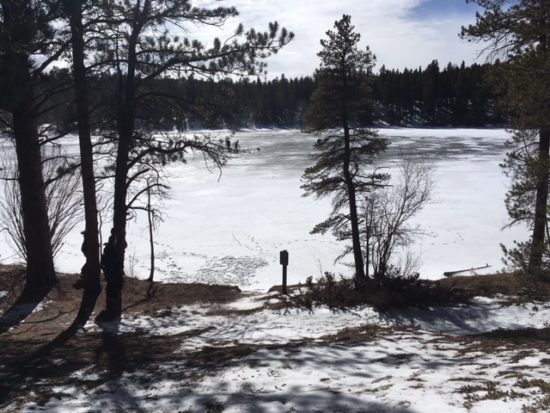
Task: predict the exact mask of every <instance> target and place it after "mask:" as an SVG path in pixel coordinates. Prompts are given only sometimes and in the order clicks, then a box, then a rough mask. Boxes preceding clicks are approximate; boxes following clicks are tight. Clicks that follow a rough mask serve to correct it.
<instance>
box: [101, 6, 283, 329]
mask: <svg viewBox="0 0 550 413" xmlns="http://www.w3.org/2000/svg"><path fill="white" fill-rule="evenodd" d="M98 5H99V7H100V8H101V11H102V13H103V17H104V18H103V19H102V20H103V22H104V28H103V30H101V35H97V36H95V39H97V40H96V41H97V50H96V52H97V53H96V54H95V57H96V59H97V60H98V61H97V64H96V65H97V66H102V67H103V68H104V72H105V73H116V75H115V79H116V84H117V87H116V88H115V96H113V99H112V101H113V102H115V104H116V110H115V117H114V119H112V120H113V122H112V123H111V124H110V125H108V127H109V129H110V130H107V133H111V134H112V131H113V130H115V131H116V158H115V160H114V166H113V169H114V195H113V229H112V240H113V246H114V254H113V259H112V263H113V271H110V276H109V277H108V280H107V288H106V293H107V294H106V300H107V306H106V311H105V312H104V313H102V314H101V315H100V316H101V317H100V319H103V320H109V319H115V320H116V319H119V318H120V316H121V311H122V287H123V283H124V257H125V248H126V223H127V217H128V212H129V209H130V208H131V207H132V203H133V202H134V201H135V200H136V198H137V197H138V196H139V195H140V194H146V193H147V191H148V189H150V188H142V189H138V190H135V191H134V193H133V194H132V192H131V189H132V188H131V187H132V185H135V183H137V182H139V181H140V180H143V178H144V177H145V176H146V175H147V174H148V173H149V172H151V171H153V172H154V171H155V168H157V167H158V166H159V165H162V164H164V163H165V162H166V161H167V160H171V159H174V158H175V159H179V160H183V156H184V154H185V153H186V152H187V151H190V150H196V151H201V152H202V153H203V154H204V155H205V157H207V158H210V159H212V160H213V162H215V163H216V165H217V166H221V164H222V163H223V153H222V150H223V147H221V146H220V145H216V143H215V142H211V141H209V140H204V141H201V140H195V139H186V138H185V136H165V137H164V138H163V139H158V137H155V136H154V134H152V133H150V132H149V131H150V130H151V129H153V128H154V126H156V124H155V123H154V122H151V118H150V117H149V116H148V114H149V112H150V108H153V107H154V106H155V105H157V104H158V102H162V103H163V104H164V105H168V106H169V105H172V106H180V107H185V106H186V105H187V104H188V103H189V101H188V100H187V99H186V97H185V96H183V97H180V96H178V95H177V94H175V93H173V92H169V93H163V92H162V91H157V90H154V89H152V88H151V86H152V85H153V83H154V82H156V81H158V80H159V79H161V78H163V77H173V78H185V77H187V76H190V75H192V74H199V75H201V76H205V77H209V78H210V79H211V80H212V82H211V83H214V82H213V80H220V79H221V78H223V77H224V76H225V75H226V74H231V73H240V74H248V75H252V74H255V73H260V74H261V73H263V71H264V69H265V63H264V62H263V61H262V59H263V58H265V57H268V56H270V55H271V54H273V53H276V52H277V51H278V50H279V49H280V48H281V47H282V46H284V45H285V44H287V43H288V42H289V41H290V40H291V39H292V38H293V34H292V33H290V32H288V31H287V30H286V29H284V28H280V27H279V25H278V24H277V23H271V24H270V25H269V28H268V30H267V31H266V32H259V31H256V30H254V29H250V30H248V31H246V32H245V31H244V29H243V27H242V26H239V28H238V29H237V31H236V33H235V34H234V35H233V36H231V37H230V38H229V39H227V40H226V41H221V40H220V39H217V38H216V39H213V42H212V44H211V45H207V44H204V43H202V42H200V41H199V40H196V39H189V38H187V37H183V38H182V37H181V36H179V35H176V34H171V33H169V32H168V30H167V29H166V26H167V25H175V26H178V27H181V26H182V25H184V24H186V23H193V24H206V25H212V26H220V25H223V24H224V22H226V21H227V19H228V18H230V17H234V16H236V15H237V14H238V13H237V10H236V9H235V8H233V7H216V8H209V7H204V8H203V7H194V6H193V5H192V2H191V1H189V0H174V1H166V2H159V1H153V0H137V1H133V2H129V1H127V0H101V1H99V2H98ZM157 84H158V82H157ZM207 85H208V86H211V85H210V83H207ZM170 121H171V122H172V125H173V126H176V125H174V121H173V119H172V120H170ZM129 198H130V199H129Z"/></svg>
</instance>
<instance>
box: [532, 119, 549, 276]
mask: <svg viewBox="0 0 550 413" xmlns="http://www.w3.org/2000/svg"><path fill="white" fill-rule="evenodd" d="M539 135H540V137H539V151H538V152H539V155H538V156H539V164H540V168H541V172H540V174H539V176H538V179H537V189H536V200H535V222H534V226H533V237H532V244H531V251H530V256H529V267H528V272H529V274H534V275H538V274H539V273H540V269H541V265H542V256H543V252H544V238H545V233H546V223H547V222H546V221H547V219H546V216H547V215H546V214H547V209H548V185H549V183H550V176H549V172H548V166H549V165H548V163H549V150H550V128H543V129H541V130H540V132H539Z"/></svg>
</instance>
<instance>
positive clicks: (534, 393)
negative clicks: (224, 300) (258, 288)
mask: <svg viewBox="0 0 550 413" xmlns="http://www.w3.org/2000/svg"><path fill="white" fill-rule="evenodd" d="M270 301H271V302H272V301H274V298H272V297H271V296H269V295H264V296H258V295H251V296H249V297H246V298H244V299H243V300H241V301H238V302H236V303H233V304H229V305H218V306H217V307H213V306H211V305H210V306H208V307H206V306H204V307H201V306H186V307H181V308H179V309H174V310H173V311H171V312H168V313H164V314H162V315H160V314H159V315H156V316H154V317H153V316H147V317H145V316H137V317H133V318H129V319H124V320H123V322H122V325H121V327H120V329H119V331H118V334H119V335H122V334H136V333H138V332H140V333H142V334H143V333H146V334H151V335H162V336H163V338H164V339H165V340H169V339H170V337H181V339H180V344H181V345H180V348H179V350H177V351H176V353H177V354H175V355H174V358H175V360H174V361H168V362H164V363H160V364H152V365H147V366H142V367H141V368H138V369H137V370H135V371H126V372H124V373H120V374H119V375H118V376H116V377H112V376H109V377H110V379H108V380H107V381H105V380H100V379H101V377H103V376H105V375H106V374H109V371H107V370H106V371H97V368H94V367H89V368H86V369H83V370H80V371H78V372H76V373H74V374H73V375H72V376H71V377H70V378H69V379H67V381H69V382H71V384H64V385H59V386H56V387H55V388H54V389H53V391H54V394H55V396H54V397H52V398H50V399H49V401H48V402H47V403H46V404H45V405H44V406H38V405H36V404H34V403H30V404H27V405H26V406H25V408H24V410H23V411H25V412H36V411H52V412H59V413H62V412H95V411H98V412H99V411H132V412H145V411H164V412H169V411H170V412H176V411H179V412H205V411H207V412H222V411H223V412H241V413H243V412H244V413H246V412H388V413H390V412H391V413H394V412H396V413H432V412H437V411H440V412H451V413H455V412H456V413H467V412H475V413H516V412H517V413H520V412H523V411H525V412H546V411H548V410H546V409H547V408H548V405H546V404H544V403H546V402H548V400H546V402H545V401H544V400H545V399H544V395H548V388H547V387H545V386H549V385H550V383H548V382H547V381H546V380H547V379H548V376H549V374H550V367H549V366H550V364H549V362H550V355H549V349H548V343H547V342H543V343H542V345H540V346H537V345H535V346H525V345H522V344H521V343H511V342H507V341H499V340H493V339H489V338H484V337H468V336H465V334H471V333H473V332H484V331H487V329H488V328H491V329H494V328H516V327H517V326H521V327H524V328H525V327H533V328H542V327H544V326H545V320H547V319H548V317H549V316H550V305H548V304H545V303H531V304H528V305H517V304H514V305H504V304H502V303H500V302H499V301H498V300H492V299H486V298H478V299H476V300H475V302H474V305H472V306H468V307H466V306H460V307H452V308H451V307H450V308H447V309H445V311H442V310H441V309H433V310H431V311H427V310H426V311H408V312H406V313H400V314H386V315H385V316H383V317H382V316H381V315H378V314H377V313H375V312H374V311H373V310H372V309H369V308H363V309H360V310H357V311H354V312H338V313H332V312H330V311H328V310H326V309H322V308H321V309H317V310H315V311H314V312H307V311H298V310H296V309H292V310H287V311H285V310H281V311H273V310H268V309H265V308H264V309H262V310H261V311H259V312H256V313H253V314H247V313H242V314H239V313H238V312H237V313H235V314H233V315H231V316H227V315H225V316H221V315H219V314H220V311H223V310H232V311H235V310H237V311H238V310H251V309H254V308H259V307H262V306H263V305H264V304H265V303H267V302H270ZM413 326H414V327H413ZM96 328H97V327H94V326H93V325H89V326H88V329H89V331H93V330H94V329H96ZM346 329H347V330H346ZM197 331H198V333H197ZM186 333H188V334H186ZM336 333H338V335H337V336H336V335H335V334H336ZM449 333H450V334H449ZM151 351H155V349H151ZM178 355H179V357H178ZM107 369H108V368H107ZM111 373H112V372H111ZM94 382H99V383H100V384H99V385H94V384H93V383H94ZM82 386H85V389H86V390H85V391H83V388H82ZM543 389H546V390H543ZM543 392H545V393H543ZM13 407H15V406H13ZM523 409H525V410H523ZM528 409H531V410H528ZM6 410H7V411H10V407H8V408H7V409H6Z"/></svg>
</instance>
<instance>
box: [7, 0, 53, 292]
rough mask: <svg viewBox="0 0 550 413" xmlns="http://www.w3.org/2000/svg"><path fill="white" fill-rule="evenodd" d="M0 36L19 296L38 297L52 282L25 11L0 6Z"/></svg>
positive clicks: (30, 21)
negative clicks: (22, 257)
mask: <svg viewBox="0 0 550 413" xmlns="http://www.w3.org/2000/svg"><path fill="white" fill-rule="evenodd" d="M0 4H1V6H2V14H3V22H2V25H3V26H4V27H3V28H4V30H6V31H7V32H8V33H9V34H10V39H11V41H12V47H6V48H5V49H3V57H2V60H3V64H5V65H6V68H7V73H8V79H4V80H3V81H8V82H11V83H12V84H13V89H12V90H13V96H10V97H9V99H10V102H9V104H10V109H9V110H10V111H11V113H12V117H13V132H14V137H15V152H16V156H17V166H18V172H19V189H20V192H21V209H22V216H23V231H24V234H25V248H26V252H27V279H26V285H25V293H27V294H30V295H31V296H33V295H35V294H36V295H37V296H40V295H42V294H43V293H44V292H45V291H48V290H49V289H50V288H51V287H52V286H53V285H54V284H55V282H56V274H55V269H54V263H53V254H52V246H51V239H50V228H49V223H48V210H47V206H46V205H47V204H46V194H45V185H44V179H43V176H42V154H41V146H40V142H39V137H38V125H37V114H36V111H35V106H34V103H35V102H34V91H33V79H32V75H31V72H30V70H31V67H32V66H31V63H30V56H29V54H28V52H27V51H26V50H25V48H24V47H17V45H24V44H26V42H28V41H29V40H28V39H29V38H30V37H31V36H32V35H34V31H35V29H34V27H33V24H34V22H33V19H32V17H29V16H31V15H32V10H30V9H29V7H30V6H26V7H25V6H22V5H21V4H19V2H12V1H7V0H2V1H1V2H0Z"/></svg>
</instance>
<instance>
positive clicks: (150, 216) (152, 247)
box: [147, 188, 155, 283]
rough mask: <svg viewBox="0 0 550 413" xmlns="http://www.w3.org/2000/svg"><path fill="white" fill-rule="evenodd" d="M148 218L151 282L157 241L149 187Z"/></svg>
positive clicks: (153, 273) (150, 280)
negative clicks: (154, 233) (154, 235)
mask: <svg viewBox="0 0 550 413" xmlns="http://www.w3.org/2000/svg"><path fill="white" fill-rule="evenodd" d="M147 219H148V221H149V249H150V251H151V268H150V269H149V280H148V281H149V282H151V283H152V282H153V278H154V276H155V241H154V239H153V232H154V231H153V224H154V223H153V211H152V209H151V189H150V188H149V189H147Z"/></svg>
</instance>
